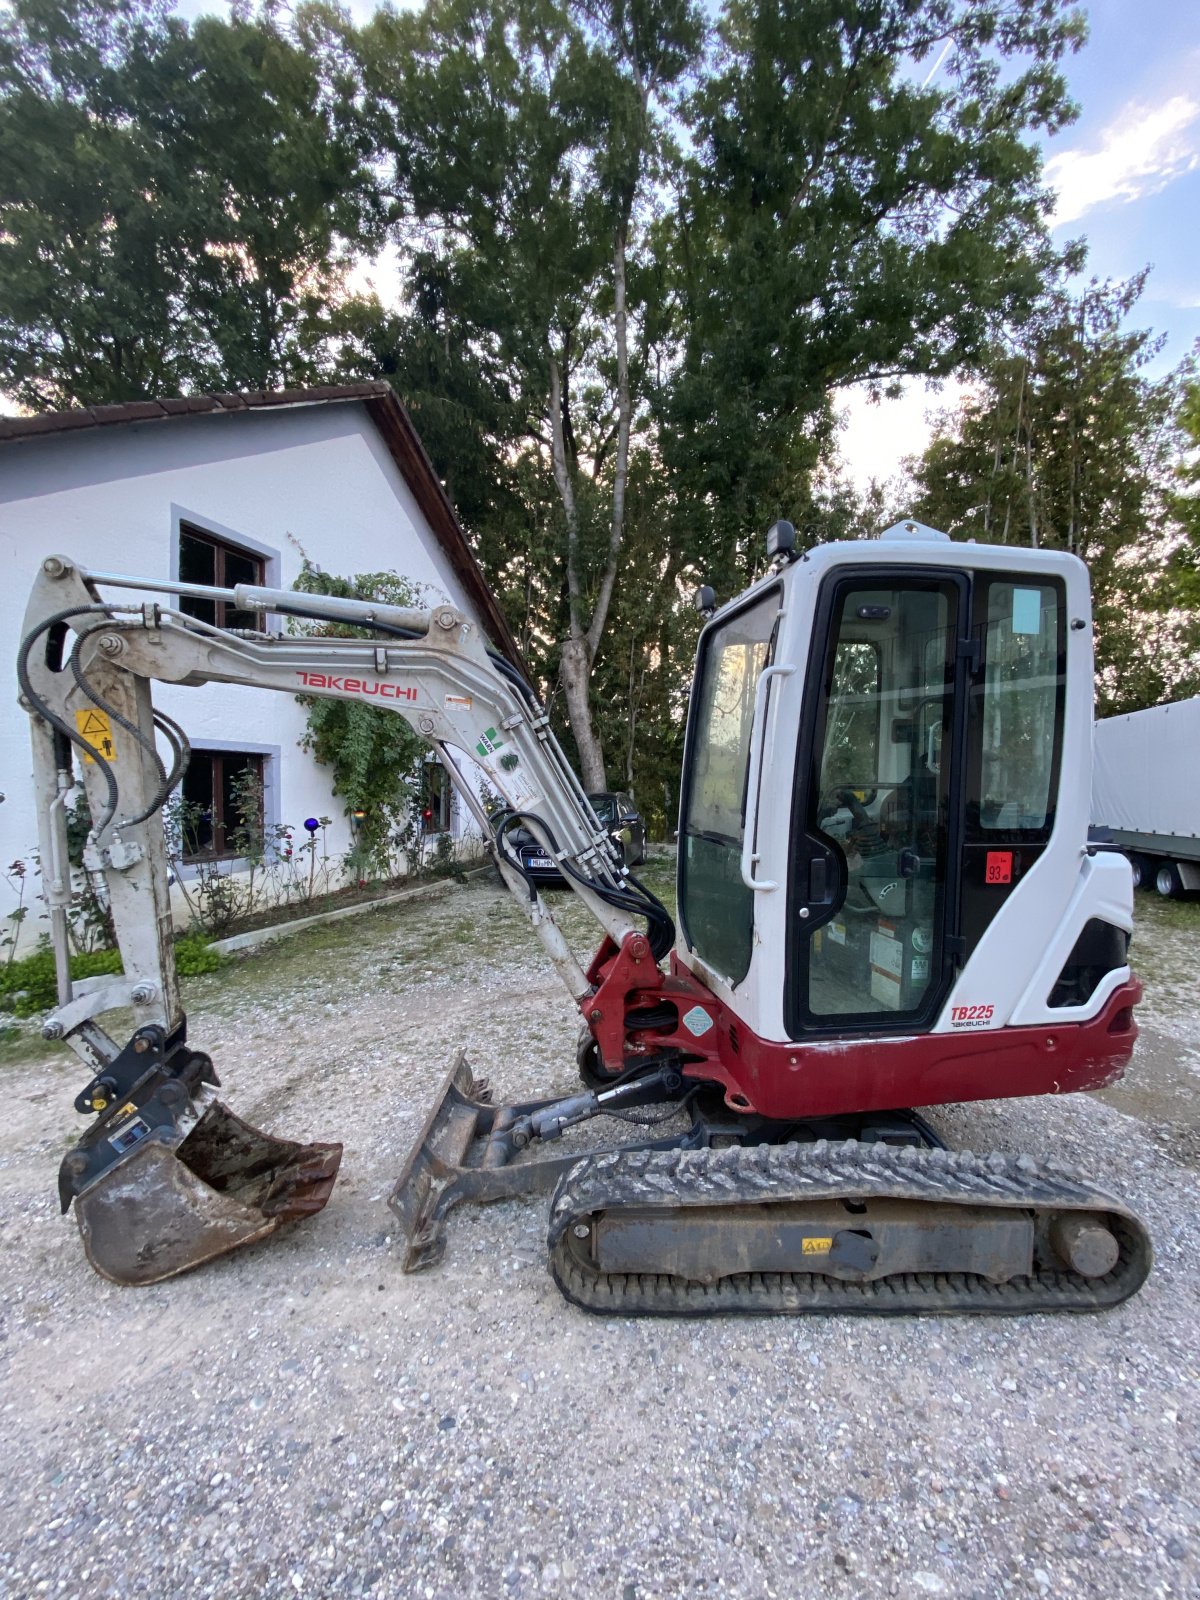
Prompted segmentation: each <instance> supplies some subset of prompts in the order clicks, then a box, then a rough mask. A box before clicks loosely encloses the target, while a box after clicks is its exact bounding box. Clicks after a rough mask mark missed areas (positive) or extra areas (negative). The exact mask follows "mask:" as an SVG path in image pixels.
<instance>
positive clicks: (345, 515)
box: [0, 403, 469, 928]
mask: <svg viewBox="0 0 1200 1600" xmlns="http://www.w3.org/2000/svg"><path fill="white" fill-rule="evenodd" d="M181 518H182V519H183V520H184V521H187V522H190V523H193V524H194V525H196V526H198V527H200V528H208V529H209V530H210V531H211V532H213V533H216V534H219V535H221V536H222V537H225V538H228V539H230V540H232V541H233V542H235V543H236V542H243V543H245V544H247V545H248V546H251V547H253V548H255V549H258V550H260V551H263V550H265V551H267V552H268V553H269V565H268V575H267V582H268V583H270V584H278V585H279V586H281V587H283V588H287V587H288V586H289V585H290V584H291V583H292V581H293V579H294V578H295V577H296V575H297V573H298V572H299V570H300V565H301V560H302V556H301V551H300V548H298V547H299V546H302V547H303V550H304V552H305V553H306V554H307V555H308V556H309V558H310V559H311V560H312V561H314V562H316V563H317V564H318V565H319V566H321V567H322V568H323V569H324V570H325V571H327V572H331V573H336V574H338V575H341V576H350V575H352V574H354V573H359V572H368V571H377V570H381V569H390V570H394V571H397V572H400V573H403V574H404V575H405V576H406V577H409V578H411V579H413V580H414V581H415V582H417V583H421V584H425V585H427V586H428V589H427V597H428V599H429V601H430V603H433V604H436V603H437V602H439V601H442V600H449V601H451V602H452V603H453V604H455V605H458V606H463V607H466V599H465V596H464V595H463V593H462V591H461V589H460V587H459V585H458V583H457V580H456V579H455V577H454V574H453V572H452V571H451V569H450V566H449V563H448V562H447V560H446V558H445V556H444V554H443V552H442V550H441V548H440V546H439V545H438V544H437V541H436V539H435V538H434V536H433V534H432V533H431V532H430V531H429V529H428V526H427V524H426V523H425V520H424V518H423V516H422V515H421V512H420V510H419V509H418V507H417V505H416V503H415V501H414V499H413V496H412V494H411V492H410V490H409V488H408V486H407V484H406V483H405V481H404V478H403V476H402V474H401V472H400V470H399V468H398V467H397V466H396V464H395V462H394V460H393V459H392V457H391V455H390V454H389V453H388V450H387V448H386V446H385V445H384V443H383V441H382V439H381V438H380V436H379V434H378V433H377V432H376V430H375V427H374V425H373V424H372V422H371V420H370V418H369V417H368V415H367V412H366V409H365V407H364V406H363V405H361V404H357V403H337V404H315V405H307V406H295V407H287V408H280V409H272V410H267V411H248V412H240V413H235V414H233V415H216V416H197V417H184V418H176V419H171V420H169V421H152V422H146V423H124V424H120V425H114V426H107V427H98V428H95V429H87V430H81V431H80V432H78V433H67V434H51V435H48V436H46V437H45V438H40V439H22V440H14V441H11V442H7V443H2V444H0V574H2V575H3V582H2V583H0V651H2V652H3V653H4V667H3V673H4V681H5V682H6V683H7V685H8V691H7V693H5V694H3V695H2V696H0V792H3V793H4V795H5V797H6V798H5V800H4V802H3V804H0V866H4V865H7V864H8V863H9V862H10V861H13V860H16V859H17V858H19V857H26V858H27V857H28V856H29V855H30V853H31V851H32V850H33V848H34V846H35V844H36V839H37V828H36V822H35V818H34V810H33V805H32V792H31V781H30V758H29V732H28V719H27V717H26V716H25V714H24V713H23V712H22V711H21V710H20V708H19V707H18V706H17V704H16V694H17V688H16V676H15V666H14V663H15V659H16V651H17V646H18V643H19V640H20V637H21V623H22V618H23V614H24V610H25V605H26V601H27V598H28V595H29V590H30V587H31V585H32V583H33V579H34V575H35V573H36V571H37V568H38V565H39V563H40V562H41V561H42V560H43V559H44V558H45V557H46V556H47V555H50V554H51V553H55V552H57V553H59V554H63V555H67V556H70V557H72V558H74V559H75V560H76V561H78V562H79V563H80V564H81V565H83V566H85V567H90V568H93V569H95V570H99V571H116V572H123V573H128V574H136V575H138V576H144V577H151V578H170V577H172V576H173V575H177V568H176V567H174V566H173V560H177V556H176V555H175V552H176V551H177V549H178V528H179V522H180V519H181ZM106 593H108V594H111V595H114V597H115V595H116V591H114V590H108V591H106ZM468 609H469V608H468ZM155 701H156V703H157V704H160V705H161V706H162V707H163V709H164V710H165V711H167V712H169V713H170V714H171V715H172V716H173V717H175V718H176V719H177V720H178V721H179V722H181V723H182V725H183V726H184V728H185V729H186V730H187V732H188V734H189V737H191V739H192V740H193V742H194V743H195V744H196V745H198V746H201V747H203V746H208V747H209V748H213V749H231V748H232V749H237V748H252V749H259V750H262V751H264V752H265V753H267V754H268V755H273V754H277V758H278V759H277V764H276V769H275V775H276V777H277V781H278V791H279V792H278V795H277V797H273V798H274V804H272V802H271V801H269V803H268V814H270V813H271V811H272V810H275V806H276V805H277V812H276V814H277V815H278V818H279V819H280V820H281V821H284V822H291V823H295V824H297V825H298V824H299V823H301V822H302V821H303V819H304V818H305V817H306V816H310V815H313V816H321V815H325V816H330V817H332V818H334V819H335V820H334V825H333V827H332V828H331V829H330V830H329V846H330V851H331V853H334V852H336V853H337V854H339V855H340V854H341V853H342V852H343V851H344V850H345V849H346V848H347V847H348V845H349V843H350V830H349V824H348V823H347V821H346V819H345V817H344V815H343V812H342V805H341V802H340V801H338V800H335V799H334V798H333V795H332V793H331V790H330V783H329V777H328V774H327V772H326V771H324V770H323V769H322V768H320V767H318V766H317V765H316V763H315V762H314V761H313V760H312V759H311V758H310V757H309V756H307V755H306V754H304V752H303V751H301V750H300V749H299V748H298V741H299V739H300V737H301V735H302V733H303V730H304V720H305V719H304V712H303V709H302V708H301V707H300V706H299V705H297V704H296V702H295V701H294V700H293V699H292V698H291V697H290V696H288V695H281V694H276V693H272V692H270V691H267V690H253V689H241V688H236V687H232V686H229V685H221V684H209V685H206V686H204V687H203V688H199V689H182V688H179V687H178V686H175V685H160V686H156V688H155ZM14 904H15V900H14V899H13V897H12V896H11V895H10V893H9V890H8V887H7V885H6V884H5V883H4V882H3V881H0V918H3V917H4V916H6V915H7V914H8V912H9V911H10V910H11V909H12V907H13V905H14ZM31 915H32V913H31ZM41 926H42V927H43V928H44V927H45V924H44V923H43V924H41Z"/></svg>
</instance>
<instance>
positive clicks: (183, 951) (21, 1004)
mask: <svg viewBox="0 0 1200 1600" xmlns="http://www.w3.org/2000/svg"><path fill="white" fill-rule="evenodd" d="M224 960H225V957H224V956H222V955H221V954H220V952H219V951H217V950H214V949H213V948H212V946H211V945H210V944H209V942H208V940H207V939H206V938H205V936H204V935H203V934H197V933H189V934H187V935H186V936H185V937H184V938H182V939H177V940H176V941H175V964H176V968H177V970H178V972H179V975H180V977H184V978H194V977H196V976H197V975H198V974H199V973H202V972H215V971H216V970H217V968H218V967H220V966H221V965H222V964H223V962H224ZM121 970H122V967H121V952H120V951H119V950H84V951H80V952H79V953H77V954H75V955H72V957H71V977H72V978H97V977H101V976H108V975H109V974H110V973H117V972H120V971H121ZM57 1003H58V985H57V982H56V980H55V976H54V952H53V951H52V950H51V949H50V948H49V947H48V946H46V947H45V948H43V949H41V950H35V951H34V953H33V955H31V956H25V957H24V959H23V960H21V961H13V962H11V963H10V964H9V965H8V966H7V967H3V968H0V1011H7V1012H8V1013H10V1015H12V1016H15V1017H34V1016H37V1014H38V1013H39V1012H40V1011H49V1010H50V1009H51V1008H52V1007H53V1006H55V1005H57Z"/></svg>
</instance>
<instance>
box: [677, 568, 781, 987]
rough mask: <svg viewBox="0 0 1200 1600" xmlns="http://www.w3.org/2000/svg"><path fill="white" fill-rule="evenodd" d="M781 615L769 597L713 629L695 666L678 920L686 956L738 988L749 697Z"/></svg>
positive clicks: (744, 921)
mask: <svg viewBox="0 0 1200 1600" xmlns="http://www.w3.org/2000/svg"><path fill="white" fill-rule="evenodd" d="M778 613H779V595H778V592H777V591H772V592H771V593H770V594H767V595H765V596H764V597H763V598H762V599H761V600H759V601H756V602H755V604H754V605H752V606H749V607H747V608H746V610H744V611H739V612H738V613H737V615H736V616H733V617H730V618H729V620H728V621H727V622H725V623H723V624H721V625H720V626H718V627H716V628H714V629H712V630H711V631H710V633H709V634H708V637H707V639H706V641H705V644H704V649H703V655H702V658H701V660H700V662H699V665H698V671H697V689H696V691H695V692H696V701H695V708H694V712H693V723H692V734H691V739H690V741H689V745H688V771H687V773H686V775H685V783H686V793H685V801H684V818H683V833H682V838H681V840H680V851H681V857H682V859H681V863H680V874H679V879H680V883H679V888H680V904H679V909H680V917H681V921H682V923H683V927H684V931H685V934H686V936H687V939H688V942H689V944H690V945H691V947H692V949H693V950H694V951H695V952H696V954H697V955H698V956H699V957H700V959H701V960H702V961H704V962H706V963H707V964H708V965H709V966H710V967H712V969H713V970H714V971H715V972H718V973H720V975H721V976H722V977H724V978H727V979H728V980H729V981H730V982H731V983H740V982H741V980H742V979H743V978H744V977H745V976H746V973H747V971H748V970H749V966H750V953H751V948H752V935H753V924H754V891H753V890H752V889H748V888H747V887H746V885H745V884H744V883H743V882H742V876H741V852H742V836H743V832H744V828H745V821H746V781H747V776H748V770H749V764H750V733H751V728H752V726H753V722H754V695H755V690H756V688H757V686H758V680H759V677H760V675H761V674H762V670H763V668H764V667H765V666H766V665H767V662H768V659H769V657H770V650H771V639H772V636H773V633H774V629H775V621H776V618H777V616H778Z"/></svg>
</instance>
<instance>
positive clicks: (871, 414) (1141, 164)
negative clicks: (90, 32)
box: [177, 0, 1200, 488]
mask: <svg viewBox="0 0 1200 1600" xmlns="http://www.w3.org/2000/svg"><path fill="white" fill-rule="evenodd" d="M345 3H347V4H348V9H349V10H350V12H351V13H352V14H353V15H354V17H355V19H356V20H360V21H365V20H366V18H367V17H369V16H370V15H371V13H372V11H373V10H374V9H375V0H345ZM398 3H399V4H400V5H403V4H404V0H398ZM177 9H178V10H179V12H180V13H181V14H182V15H184V16H195V15H196V14H197V13H199V12H200V11H217V10H220V9H222V8H221V5H220V0H179V4H178V6H177ZM1083 9H1084V10H1085V12H1086V14H1087V17H1088V23H1089V38H1088V42H1087V43H1086V44H1085V45H1084V46H1083V49H1082V50H1080V51H1079V52H1078V53H1077V54H1076V55H1074V56H1071V57H1070V58H1068V60H1067V61H1066V62H1065V64H1064V71H1065V74H1066V78H1067V83H1068V86H1069V89H1070V92H1071V95H1072V97H1073V99H1074V100H1075V101H1076V102H1077V104H1078V105H1079V107H1080V115H1079V117H1078V119H1077V121H1075V122H1074V123H1073V124H1072V125H1071V126H1070V127H1068V128H1066V129H1065V130H1064V131H1063V132H1062V133H1060V134H1058V135H1057V136H1056V137H1055V138H1053V139H1048V140H1046V141H1045V160H1046V169H1045V170H1046V180H1047V183H1048V185H1049V186H1050V187H1052V188H1053V189H1054V190H1055V191H1056V193H1057V195H1058V205H1057V210H1056V213H1055V219H1054V238H1055V241H1056V242H1057V243H1059V244H1064V243H1066V241H1067V240H1071V239H1079V238H1081V237H1083V238H1086V240H1087V242H1088V252H1089V253H1088V263H1087V267H1086V269H1085V272H1084V275H1083V277H1084V280H1085V281H1086V279H1087V278H1090V277H1093V276H1095V277H1100V278H1118V279H1119V278H1128V277H1130V276H1131V275H1132V274H1133V273H1135V272H1140V271H1141V270H1142V268H1143V267H1146V266H1150V267H1151V269H1152V270H1151V273H1150V277H1149V280H1148V282H1147V285H1146V289H1145V291H1144V293H1143V296H1142V299H1141V301H1140V302H1139V304H1138V306H1137V307H1136V308H1135V311H1134V314H1133V320H1134V322H1135V324H1136V325H1137V326H1139V327H1149V328H1153V329H1154V330H1155V331H1156V332H1157V333H1163V334H1165V335H1166V336H1167V337H1166V344H1165V346H1164V348H1163V351H1162V353H1161V354H1160V355H1159V356H1158V358H1157V359H1156V362H1155V365H1154V367H1153V368H1152V369H1151V370H1152V371H1154V372H1155V373H1156V374H1158V373H1163V372H1166V371H1167V370H1169V369H1170V368H1171V367H1174V366H1176V365H1178V363H1179V362H1180V361H1181V360H1182V359H1183V358H1184V356H1186V355H1187V354H1188V352H1189V351H1190V350H1191V348H1192V346H1193V344H1194V343H1195V341H1196V340H1197V339H1200V0H1091V3H1090V4H1086V5H1085V6H1084V7H1083ZM395 275H396V273H395V266H394V264H389V262H388V261H387V260H384V261H383V262H381V263H380V264H379V267H378V269H377V270H376V271H374V272H372V271H371V270H370V269H369V268H368V269H364V271H363V272H362V273H361V274H360V275H359V277H358V280H357V281H358V282H360V283H362V284H363V285H364V286H365V284H366V282H367V281H368V279H370V280H371V281H372V282H373V285H374V287H375V288H376V289H377V290H378V292H379V293H380V294H381V295H383V296H386V294H387V290H388V287H389V284H390V283H391V282H394V281H395ZM962 392H963V391H962V388H961V386H960V385H958V384H956V383H953V382H951V383H947V384H945V385H943V386H942V387H941V388H940V389H939V390H935V391H929V390H928V389H927V388H926V386H925V385H924V384H920V383H913V384H910V385H909V386H908V388H907V389H906V392H905V393H904V395H903V396H902V397H901V398H900V399H898V400H892V401H883V402H881V403H880V404H878V405H876V404H872V403H871V402H870V401H869V400H868V398H867V396H866V394H865V392H862V391H853V390H849V391H844V392H843V395H842V396H841V399H842V401H843V405H844V415H845V418H846V426H845V427H844V429H843V431H842V434H841V439H840V443H841V453H842V456H843V459H844V461H845V465H846V469H847V472H848V474H849V476H850V477H851V478H852V480H853V481H854V482H855V484H856V485H857V486H858V487H859V488H865V487H866V486H867V483H868V482H869V481H870V480H871V479H872V478H876V479H879V480H880V481H884V480H886V479H888V478H891V477H893V476H895V475H896V474H897V473H898V472H899V471H900V467H901V462H902V460H903V458H904V457H905V456H907V455H914V454H919V453H920V451H921V450H922V449H923V448H924V445H925V444H926V442H927V441H928V439H929V436H930V421H929V418H930V416H931V415H932V414H935V413H936V412H937V411H940V410H943V409H945V408H946V407H948V406H952V405H953V404H955V402H956V401H957V399H958V398H959V397H960V395H961V394H962Z"/></svg>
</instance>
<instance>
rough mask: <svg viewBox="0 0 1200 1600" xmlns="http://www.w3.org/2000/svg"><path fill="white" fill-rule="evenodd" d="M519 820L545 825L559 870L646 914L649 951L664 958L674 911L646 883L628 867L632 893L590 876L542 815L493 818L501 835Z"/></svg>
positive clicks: (616, 904)
mask: <svg viewBox="0 0 1200 1600" xmlns="http://www.w3.org/2000/svg"><path fill="white" fill-rule="evenodd" d="M516 822H526V823H533V824H535V825H536V826H537V827H539V828H541V829H542V831H543V832H544V833H545V835H546V837H547V839H549V841H550V848H551V850H552V852H553V853H554V854H555V855H556V856H558V857H559V862H558V864H559V868H560V870H561V871H563V872H564V873H566V875H567V876H568V877H569V878H573V879H574V880H575V882H576V883H579V884H582V885H583V887H584V888H586V889H590V890H591V891H592V893H593V894H595V895H597V896H598V897H599V898H600V899H601V900H603V901H604V902H605V904H606V905H610V906H612V907H613V909H614V910H616V911H624V912H626V913H627V914H628V915H630V916H636V917H644V918H645V920H646V932H647V936H648V938H649V941H650V953H651V954H652V956H653V957H654V960H655V961H661V960H662V958H663V957H664V956H665V955H666V954H667V952H668V951H669V950H670V949H671V947H672V946H673V945H674V943H675V923H674V920H673V919H672V917H671V913H670V912H669V911H668V910H667V908H666V906H664V905H663V903H662V901H661V900H659V899H658V897H657V896H656V895H654V894H652V893H651V892H650V890H649V889H647V888H646V887H645V885H644V884H641V883H639V882H638V881H637V879H636V878H633V877H632V876H631V875H630V874H629V873H628V871H626V878H627V880H628V881H629V882H630V883H632V884H633V885H634V892H632V893H630V892H629V891H627V890H625V889H617V888H613V887H612V886H611V885H609V884H606V883H601V882H599V881H598V880H597V879H595V878H589V877H588V876H586V874H584V873H582V872H580V871H579V870H578V869H577V868H575V867H573V866H572V865H571V864H570V863H569V862H568V861H566V860H564V859H562V858H561V854H560V851H559V844H558V840H557V838H556V837H555V834H554V830H553V829H552V828H551V827H550V826H549V825H548V824H547V823H545V822H544V821H543V820H542V818H541V817H538V816H535V815H534V814H533V813H531V812H524V811H514V810H507V811H504V812H502V813H501V814H500V816H499V817H498V818H497V819H495V820H494V822H493V828H494V830H495V831H496V833H497V837H501V836H502V834H503V833H504V831H506V830H507V829H508V828H509V827H510V826H512V824H513V823H516ZM501 842H502V841H501ZM502 848H505V851H506V859H508V857H507V848H506V847H504V846H503V842H502ZM518 870H519V871H520V872H521V874H522V876H523V877H524V878H525V879H526V881H527V882H529V883H530V884H531V887H532V880H531V878H530V877H529V874H528V873H526V872H525V870H524V868H523V867H522V866H520V864H519V863H518Z"/></svg>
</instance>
